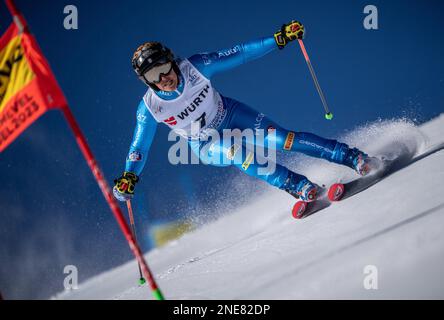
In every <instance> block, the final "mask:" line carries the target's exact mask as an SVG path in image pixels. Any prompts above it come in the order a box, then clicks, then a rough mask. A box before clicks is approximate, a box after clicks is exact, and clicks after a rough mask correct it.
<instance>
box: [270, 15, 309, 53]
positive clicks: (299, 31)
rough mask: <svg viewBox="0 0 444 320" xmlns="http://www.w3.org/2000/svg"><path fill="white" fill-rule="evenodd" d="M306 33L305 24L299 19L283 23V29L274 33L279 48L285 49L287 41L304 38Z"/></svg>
mask: <svg viewBox="0 0 444 320" xmlns="http://www.w3.org/2000/svg"><path fill="white" fill-rule="evenodd" d="M304 34H305V29H304V25H303V24H302V23H300V22H299V21H295V20H293V21H291V22H290V23H286V24H284V25H282V27H281V29H280V30H278V31H277V32H276V33H275V34H274V40H275V41H276V44H277V45H278V47H279V49H284V47H285V46H286V45H287V43H289V42H290V41H293V40H296V39H302V38H303V37H304Z"/></svg>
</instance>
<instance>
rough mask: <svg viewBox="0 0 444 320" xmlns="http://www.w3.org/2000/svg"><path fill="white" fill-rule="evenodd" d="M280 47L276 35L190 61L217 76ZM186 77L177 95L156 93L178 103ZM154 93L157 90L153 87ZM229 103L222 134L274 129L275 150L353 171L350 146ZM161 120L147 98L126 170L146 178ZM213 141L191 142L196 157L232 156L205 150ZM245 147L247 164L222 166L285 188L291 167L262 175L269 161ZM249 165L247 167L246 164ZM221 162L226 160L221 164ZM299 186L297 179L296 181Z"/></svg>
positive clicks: (140, 109)
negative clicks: (260, 169)
mask: <svg viewBox="0 0 444 320" xmlns="http://www.w3.org/2000/svg"><path fill="white" fill-rule="evenodd" d="M276 49H277V45H276V42H275V40H274V38H273V37H267V38H261V39H258V40H255V41H250V42H247V43H243V44H239V45H236V46H234V47H232V48H230V49H224V50H219V51H216V52H211V53H201V54H195V55H193V56H191V57H189V58H188V61H189V62H190V63H191V64H192V65H193V66H194V68H196V69H197V70H198V71H199V72H200V73H201V74H202V75H203V76H204V77H205V78H206V79H208V80H211V78H212V77H213V76H214V75H216V74H218V73H220V72H223V71H227V70H229V69H232V68H235V67H237V66H239V65H242V64H244V63H247V62H249V61H252V60H254V59H257V58H260V57H262V56H264V55H266V54H268V53H270V52H272V51H274V50H276ZM184 82H185V80H184V78H183V77H182V75H179V84H178V88H177V89H176V90H175V91H172V92H165V91H158V92H155V93H154V94H156V95H157V97H159V98H161V99H163V100H166V101H168V100H172V99H176V98H177V97H178V96H180V94H181V93H182V92H183V90H184ZM148 90H152V89H151V88H149V89H148ZM221 99H222V102H223V108H224V109H225V111H226V112H225V116H224V118H223V121H221V123H220V124H218V127H217V128H216V129H217V130H218V131H220V132H222V130H223V129H240V130H244V129H248V128H250V129H254V130H256V129H264V130H265V132H268V130H269V129H270V128H271V129H272V130H273V131H274V132H275V138H274V140H275V142H276V143H275V146H276V149H277V150H283V151H287V152H294V151H295V152H301V153H304V154H306V155H309V156H313V157H316V158H322V159H325V160H328V161H331V162H335V163H338V164H343V165H347V166H350V167H352V164H351V163H348V160H347V156H346V155H347V153H348V152H349V147H348V146H347V145H346V144H344V143H340V142H338V141H336V140H331V139H325V138H322V137H319V136H317V135H314V134H312V133H308V132H297V131H291V130H287V129H285V128H283V127H281V126H280V125H279V124H277V123H276V122H274V121H273V120H271V119H270V118H269V117H267V116H265V115H264V114H262V113H260V112H258V111H256V110H254V109H253V108H251V107H249V106H247V105H245V104H243V103H241V102H239V101H236V100H234V99H231V98H228V97H225V96H222V95H221ZM157 124H158V122H157V121H156V120H155V118H154V117H153V115H152V114H151V112H150V111H149V110H148V107H147V105H146V100H142V101H141V102H140V104H139V107H138V109H137V126H136V128H135V131H134V137H133V141H132V143H131V147H130V150H129V154H128V157H127V160H126V167H125V171H129V172H133V173H135V174H136V175H138V176H139V175H140V173H141V171H142V169H143V168H144V166H145V163H146V160H147V155H148V152H149V149H150V146H151V144H152V141H153V138H154V135H155V132H156V128H157ZM206 143H208V142H207V141H199V140H189V145H190V147H191V149H192V150H193V151H194V152H195V154H196V155H198V157H199V158H200V159H201V160H202V162H204V163H210V164H212V162H214V161H211V160H212V159H213V158H215V157H216V158H221V157H224V156H226V154H227V152H228V150H226V148H224V147H223V146H222V143H221V144H218V145H217V146H213V147H212V148H210V150H209V151H208V152H207V153H205V154H202V153H201V152H199V149H200V148H202V146H203V145H205V144H206ZM239 147H240V148H241V149H242V152H241V153H240V154H242V156H243V157H244V158H243V159H242V161H241V162H239V161H236V162H235V161H231V162H229V163H227V161H225V163H224V164H218V165H219V166H226V165H234V166H236V167H238V168H239V169H240V170H241V171H243V172H245V173H246V174H248V175H250V176H254V177H257V178H259V179H262V180H264V181H266V182H267V183H269V184H271V185H273V186H275V187H278V188H281V187H283V185H284V183H285V180H286V179H287V177H288V175H289V169H287V168H286V167H284V166H282V165H280V164H275V170H274V171H273V172H272V173H270V174H258V169H259V168H261V166H262V167H263V166H265V165H264V164H261V163H263V161H257V160H256V154H254V158H253V159H251V158H250V159H246V157H247V156H249V157H251V154H250V152H249V150H251V148H248V146H247V145H245V144H242V145H241V146H239ZM244 161H247V162H248V165H243V164H244V163H245V162H244ZM219 163H221V161H219ZM295 175H296V177H297V179H299V180H301V181H302V180H303V179H306V178H305V177H304V176H302V175H297V174H294V173H293V176H295ZM295 182H296V183H297V181H295Z"/></svg>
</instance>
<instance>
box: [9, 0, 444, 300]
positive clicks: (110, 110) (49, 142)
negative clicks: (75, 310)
mask: <svg viewBox="0 0 444 320" xmlns="http://www.w3.org/2000/svg"><path fill="white" fill-rule="evenodd" d="M68 4H73V5H75V6H76V7H77V8H78V12H79V29H78V30H65V29H64V28H63V19H64V17H65V16H64V14H63V8H64V7H65V6H66V5H68ZM367 4H373V5H376V7H377V8H378V13H379V29H378V30H366V29H364V27H363V19H364V17H365V15H364V14H363V8H364V7H365V6H366V5H367ZM17 5H18V7H19V8H20V9H21V11H22V12H23V13H24V15H25V17H26V19H27V20H28V23H29V25H30V27H31V30H32V32H33V33H34V35H35V36H36V38H37V40H38V41H39V44H40V46H41V48H42V50H43V52H44V53H45V55H46V57H47V59H48V60H49V62H50V64H51V67H52V69H53V71H54V73H55V75H56V77H57V79H58V81H59V83H60V85H61V87H62V88H63V90H64V92H65V95H66V96H67V98H68V101H69V103H70V105H71V108H72V111H73V113H74V114H75V116H76V118H77V120H78V122H79V124H80V126H81V127H82V129H83V131H84V133H85V135H86V137H87V139H88V142H89V143H90V146H91V147H92V149H93V152H94V154H95V155H96V157H97V159H98V161H99V163H100V165H101V167H102V169H103V170H104V172H105V175H106V177H107V179H108V181H109V182H110V183H112V179H113V178H115V177H116V176H118V175H120V173H121V171H122V170H123V167H124V160H125V156H126V153H127V149H128V146H129V143H130V141H131V136H132V132H133V126H134V124H135V110H136V108H137V105H138V102H139V101H140V99H141V97H142V96H143V94H144V92H145V87H144V85H143V83H141V82H140V81H139V80H138V79H137V78H136V76H135V75H134V72H133V70H132V69H131V63H130V58H131V56H132V53H133V51H134V50H135V48H137V47H138V45H139V44H141V43H143V42H145V41H150V40H158V41H162V42H163V43H165V44H166V45H167V46H168V47H170V48H171V49H172V50H173V51H174V52H175V53H176V54H177V55H179V56H182V57H188V56H190V55H192V54H193V53H196V52H202V51H211V50H217V49H221V48H229V47H232V46H234V45H235V44H238V43H241V42H243V41H248V40H251V39H255V38H258V37H262V36H269V35H272V34H273V33H274V31H275V30H276V29H278V28H279V27H280V26H281V25H282V23H284V22H288V21H290V20H292V19H297V20H300V21H302V22H303V23H304V25H305V26H306V30H307V37H306V40H305V44H306V47H307V50H308V52H309V54H310V57H311V60H312V63H313V65H314V68H315V70H316V71H317V74H318V77H319V80H320V83H321V86H322V88H323V90H324V93H325V95H326V97H327V101H328V102H329V105H330V107H331V109H332V111H333V113H334V115H335V118H334V120H333V121H326V120H325V119H324V118H323V111H322V105H321V103H320V100H319V97H318V96H317V92H316V90H315V87H314V85H313V82H312V80H311V77H310V74H309V72H308V69H307V67H306V65H305V61H304V59H303V57H302V54H301V52H300V50H299V48H298V46H297V44H296V43H292V44H291V45H290V46H288V47H287V48H286V49H285V50H281V51H275V52H273V53H271V54H270V55H268V56H266V57H264V58H262V59H260V60H257V61H254V62H252V63H250V64H248V65H244V66H241V67H239V68H237V69H235V70H232V71H230V72H227V73H225V74H222V75H220V76H218V77H216V78H215V79H214V81H213V84H214V85H215V87H216V88H217V89H218V90H219V91H220V92H221V93H222V94H224V95H226V96H229V97H233V98H236V99H238V100H240V101H242V102H244V103H247V104H249V105H250V106H252V107H253V108H256V109H257V110H259V111H261V112H263V113H265V114H267V115H268V116H270V117H271V118H272V119H274V120H275V121H277V122H278V123H280V124H281V125H283V126H284V127H287V128H289V129H293V130H297V131H310V132H314V133H317V134H319V135H323V136H327V137H336V136H338V135H340V134H341V133H343V132H344V131H346V130H351V129H353V128H354V127H356V126H359V125H362V124H364V123H366V122H369V121H374V120H377V119H379V118H383V119H386V118H393V117H408V118H411V119H415V120H416V121H418V122H423V121H426V120H428V119H430V118H432V117H434V116H436V115H438V114H440V113H441V112H443V111H444V90H443V88H444V83H443V78H444V76H443V74H444V64H443V63H442V57H443V56H444V46H443V43H442V32H443V31H444V28H443V27H444V21H443V20H442V18H441V15H442V12H443V8H444V3H443V2H442V1H439V0H436V1H432V0H430V1H396V0H393V1H372V2H368V1H351V0H350V1H325V0H323V1H320V0H318V1H302V2H297V1H283V2H282V1H281V2H279V4H278V5H277V4H276V5H273V3H270V2H265V1H263V2H262V1H242V2H240V1H233V0H229V1H223V2H217V1H213V2H204V1H169V2H168V3H162V4H160V3H154V2H148V1H132V2H131V5H129V4H124V3H123V2H120V1H84V0H82V1H70V2H69V3H65V2H63V1H58V2H54V1H39V2H36V1H29V0H27V1H25V0H23V1H20V0H17ZM9 22H10V17H9V14H8V12H7V10H6V6H5V5H4V3H0V31H1V32H4V31H5V30H6V28H7V26H8V25H9ZM167 132H168V130H167V129H166V128H160V129H159V130H158V133H157V136H156V138H155V141H154V144H153V148H152V151H151V153H150V157H149V161H148V164H147V167H146V169H145V171H144V173H143V174H142V177H141V182H140V184H139V185H138V186H137V190H136V192H137V198H136V200H135V211H136V215H137V217H136V222H137V224H138V227H139V229H140V233H141V235H140V236H139V238H140V240H141V243H142V246H143V247H144V249H148V247H149V242H148V238H147V237H146V232H145V231H146V230H147V228H148V227H149V225H150V224H152V223H154V222H156V221H159V220H170V219H173V218H176V217H178V216H188V215H193V214H197V215H199V214H202V212H206V213H209V214H211V211H212V205H213V204H214V203H215V201H216V200H215V198H216V197H217V199H218V201H219V200H220V198H222V202H221V203H222V204H224V203H225V204H226V207H229V206H230V205H233V204H235V203H237V202H238V201H242V197H243V196H244V195H242V196H240V198H239V196H237V198H236V193H235V192H233V190H231V189H230V185H232V183H231V182H230V181H231V180H232V179H244V177H242V178H241V177H239V175H240V173H238V172H237V171H236V170H237V169H235V168H214V167H208V166H203V165H201V166H172V165H170V164H169V162H168V159H167V151H168V148H169V146H170V145H171V143H169V142H168V141H167ZM0 176H1V177H2V183H1V184H0V210H1V211H0V218H1V223H0V240H1V246H0V261H1V268H0V291H1V292H2V293H3V295H4V296H5V297H6V298H36V297H47V296H48V295H49V294H50V293H52V292H55V291H60V290H62V289H63V287H62V284H63V277H64V275H63V267H64V266H65V265H67V264H74V265H77V266H78V268H79V277H80V280H84V279H85V278H87V277H89V276H91V275H93V274H96V273H98V272H100V271H103V270H106V269H108V268H110V267H112V266H115V265H117V264H119V263H122V262H124V261H126V260H128V259H130V258H131V254H130V252H129V250H128V248H127V244H126V242H125V241H124V238H123V236H121V234H120V231H119V229H118V227H117V224H116V223H115V222H114V219H113V217H112V215H111V212H110V211H109V209H108V207H107V205H106V203H105V202H104V200H103V198H102V196H101V193H100V191H99V188H98V187H97V185H96V184H95V181H94V179H93V177H92V175H91V173H90V172H89V170H88V168H87V166H86V164H85V163H84V161H83V158H82V156H81V154H80V152H79V151H78V149H77V146H76V144H75V141H74V139H73V137H72V135H71V133H70V132H69V130H68V128H67V126H66V124H65V123H64V121H63V118H62V116H61V114H60V113H59V112H57V111H51V112H49V113H47V114H45V115H44V116H43V117H42V118H41V119H40V120H39V121H37V122H36V123H35V124H33V125H32V126H31V127H30V128H29V129H28V130H27V131H26V132H25V133H24V134H23V135H22V136H20V137H19V139H17V140H16V141H15V142H14V143H13V144H12V145H11V146H10V147H9V148H8V149H7V150H6V151H5V152H3V153H1V154H0ZM230 183H231V184H230ZM245 183H247V184H248V186H247V188H246V189H248V190H249V192H250V193H253V192H254V191H255V190H256V188H257V187H256V184H255V181H253V180H250V179H245ZM216 194H217V196H216ZM246 196H248V194H245V197H246ZM224 201H225V202H224ZM218 204H220V203H219V202H218ZM135 280H136V279H135Z"/></svg>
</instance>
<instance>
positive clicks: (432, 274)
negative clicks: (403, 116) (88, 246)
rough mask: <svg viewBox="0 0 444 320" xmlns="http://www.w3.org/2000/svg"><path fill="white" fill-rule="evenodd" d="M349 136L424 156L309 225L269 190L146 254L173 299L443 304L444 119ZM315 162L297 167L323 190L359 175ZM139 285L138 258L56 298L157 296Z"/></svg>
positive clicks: (381, 126)
mask: <svg viewBox="0 0 444 320" xmlns="http://www.w3.org/2000/svg"><path fill="white" fill-rule="evenodd" d="M350 137H353V138H350ZM343 138H344V139H345V141H347V142H348V143H350V144H353V145H357V146H358V147H361V148H363V149H364V150H365V151H367V152H369V153H372V154H378V153H379V155H381V154H387V153H395V154H396V153H398V154H399V152H402V153H405V152H410V153H411V155H412V156H416V157H417V158H416V161H414V162H412V163H410V164H409V165H407V166H405V167H403V168H402V169H400V170H398V171H396V172H394V173H393V174H391V175H390V176H388V177H386V178H385V179H383V180H382V181H380V182H379V183H377V184H375V185H373V186H372V187H370V188H368V189H366V190H365V191H363V192H360V193H358V194H356V195H355V196H353V197H351V198H348V199H345V200H344V201H341V202H338V203H334V204H332V205H331V206H330V207H328V208H326V209H324V210H322V211H319V212H317V213H315V214H313V215H311V216H309V217H307V218H306V219H302V220H295V219H293V218H292V216H291V207H292V204H293V201H292V199H291V198H290V197H288V195H286V194H285V193H283V192H280V191H279V190H275V189H272V188H269V189H267V190H268V192H267V193H266V194H265V195H261V196H260V197H259V196H258V197H257V199H255V201H254V202H253V203H249V204H247V205H245V206H243V207H241V208H239V209H238V210H237V211H236V212H231V213H227V214H225V215H223V216H222V217H221V218H220V219H218V220H217V221H215V222H212V223H209V224H207V225H205V226H202V227H201V228H199V229H198V230H196V231H194V232H192V233H190V234H187V235H185V236H183V237H182V238H180V239H179V240H177V241H174V242H172V243H170V244H169V245H167V246H165V247H163V248H160V249H156V250H153V251H151V252H149V253H147V254H146V258H147V261H148V263H149V264H150V266H151V268H152V270H153V273H154V274H155V277H156V281H157V282H158V284H159V286H160V288H161V289H162V291H163V292H164V294H165V296H166V298H167V299H313V298H316V299H336V298H339V299H342V298H347V299H387V298H389V299H393V298H395V299H405V298H408V299H409V298H439V299H443V298H444V271H443V270H444V232H443V229H444V168H443V164H444V150H442V146H443V145H442V143H443V142H444V116H443V115H442V116H440V117H438V118H436V119H434V120H432V121H430V122H428V123H426V124H424V125H422V126H420V127H415V126H413V125H412V124H410V123H408V122H406V121H399V120H398V121H382V122H378V123H375V124H371V125H369V126H366V127H363V128H361V129H359V130H356V131H354V132H353V134H350V135H348V137H343ZM436 148H437V149H436ZM430 150H433V151H432V152H428V151H430ZM418 156H419V157H418ZM288 160H289V159H287V161H288ZM290 160H291V159H290ZM307 163H308V162H307V159H306V158H304V157H302V159H299V160H298V164H297V165H295V166H291V161H290V164H289V166H290V167H292V168H293V169H295V170H298V172H301V173H303V174H306V175H307V176H309V177H310V178H311V179H312V180H314V181H316V182H318V183H331V182H334V181H337V180H343V181H347V180H350V179H352V178H353V177H355V176H354V174H353V172H351V170H349V169H347V168H342V167H339V166H335V165H332V164H330V163H326V162H325V161H324V162H322V161H320V160H317V159H316V160H312V159H310V165H307ZM287 164H288V163H287ZM245 188H248V186H247V185H245ZM368 266H374V267H375V268H376V269H374V267H370V268H373V269H371V270H373V271H374V270H377V289H376V290H367V289H365V287H364V281H365V278H366V276H368V274H365V270H366V268H368ZM374 274H375V273H373V275H374ZM137 280H138V271H137V266H136V264H135V262H134V261H132V262H130V263H127V264H125V265H122V266H120V267H118V268H115V269H114V270H110V271H109V272H106V273H104V274H101V275H99V276H97V277H94V278H92V279H90V280H88V281H86V282H85V283H83V284H81V285H80V287H79V289H78V290H74V291H71V292H63V293H60V294H59V295H57V296H55V297H54V298H58V299H151V295H150V291H149V289H148V288H147V287H146V286H142V287H138V286H137Z"/></svg>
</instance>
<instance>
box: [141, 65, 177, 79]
mask: <svg viewBox="0 0 444 320" xmlns="http://www.w3.org/2000/svg"><path fill="white" fill-rule="evenodd" d="M172 69H173V64H172V63H171V62H167V63H164V64H161V65H157V66H155V67H153V68H151V69H149V70H148V71H147V72H145V73H144V74H143V77H144V78H145V80H146V81H148V82H150V83H159V82H160V77H161V76H166V75H168V74H169V73H170V72H171V70H172Z"/></svg>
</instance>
